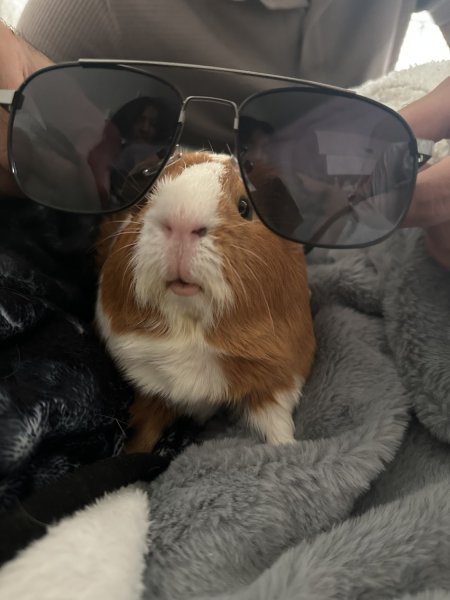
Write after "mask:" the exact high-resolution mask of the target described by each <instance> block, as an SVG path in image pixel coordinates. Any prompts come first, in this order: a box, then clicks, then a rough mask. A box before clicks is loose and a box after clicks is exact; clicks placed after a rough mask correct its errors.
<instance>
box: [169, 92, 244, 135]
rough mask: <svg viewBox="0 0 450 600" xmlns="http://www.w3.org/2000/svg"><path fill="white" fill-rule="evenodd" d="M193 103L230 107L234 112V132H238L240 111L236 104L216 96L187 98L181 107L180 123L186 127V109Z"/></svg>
mask: <svg viewBox="0 0 450 600" xmlns="http://www.w3.org/2000/svg"><path fill="white" fill-rule="evenodd" d="M191 102H209V103H213V104H224V105H226V106H229V107H230V108H231V109H232V110H233V112H234V121H233V130H234V131H237V129H238V124H239V109H238V105H237V104H236V102H233V100H228V99H227V98H216V97H215V96H187V97H186V98H185V99H184V102H183V104H182V106H181V111H180V116H179V118H178V123H179V124H180V125H184V123H185V120H186V109H187V107H188V105H189V104H190V103H191Z"/></svg>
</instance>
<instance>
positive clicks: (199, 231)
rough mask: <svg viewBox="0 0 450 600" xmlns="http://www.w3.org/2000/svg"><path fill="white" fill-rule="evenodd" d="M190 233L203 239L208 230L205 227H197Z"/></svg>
mask: <svg viewBox="0 0 450 600" xmlns="http://www.w3.org/2000/svg"><path fill="white" fill-rule="evenodd" d="M192 233H193V234H195V235H198V237H205V235H206V234H207V233H208V230H207V228H206V227H199V228H198V229H193V230H192Z"/></svg>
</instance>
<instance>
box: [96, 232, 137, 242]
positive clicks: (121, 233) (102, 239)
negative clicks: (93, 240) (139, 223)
mask: <svg viewBox="0 0 450 600" xmlns="http://www.w3.org/2000/svg"><path fill="white" fill-rule="evenodd" d="M139 232H140V229H136V230H134V229H131V230H130V229H122V230H121V231H115V232H114V233H112V234H111V235H108V236H106V237H105V238H101V240H100V243H103V242H106V241H108V240H110V239H112V238H117V237H119V235H125V234H127V233H139Z"/></svg>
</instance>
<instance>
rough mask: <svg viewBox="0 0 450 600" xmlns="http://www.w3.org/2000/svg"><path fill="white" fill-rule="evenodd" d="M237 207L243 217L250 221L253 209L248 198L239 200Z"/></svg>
mask: <svg viewBox="0 0 450 600" xmlns="http://www.w3.org/2000/svg"><path fill="white" fill-rule="evenodd" d="M237 207H238V211H239V214H240V215H241V217H243V218H244V219H248V220H250V219H251V218H252V207H251V206H250V202H249V201H248V200H247V198H239V202H238V204H237Z"/></svg>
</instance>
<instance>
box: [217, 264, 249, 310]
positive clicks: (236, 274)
mask: <svg viewBox="0 0 450 600" xmlns="http://www.w3.org/2000/svg"><path fill="white" fill-rule="evenodd" d="M223 258H224V259H225V260H226V262H227V265H228V267H229V269H230V270H231V271H232V273H234V275H235V277H236V280H237V282H238V283H239V285H240V286H241V289H242V292H243V294H244V296H245V300H246V302H247V304H248V295H247V290H246V289H245V286H244V282H243V281H242V277H241V276H240V275H239V273H238V272H237V270H236V269H235V268H234V267H233V265H232V264H231V261H230V259H229V258H227V257H226V256H224V257H223Z"/></svg>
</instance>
